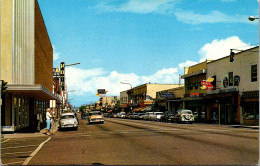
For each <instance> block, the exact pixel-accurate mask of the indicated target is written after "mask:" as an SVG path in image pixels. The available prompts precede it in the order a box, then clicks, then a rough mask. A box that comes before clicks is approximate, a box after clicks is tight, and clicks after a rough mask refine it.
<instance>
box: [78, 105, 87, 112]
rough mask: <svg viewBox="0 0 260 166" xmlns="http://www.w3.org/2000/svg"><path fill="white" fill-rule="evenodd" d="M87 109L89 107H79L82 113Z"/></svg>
mask: <svg viewBox="0 0 260 166" xmlns="http://www.w3.org/2000/svg"><path fill="white" fill-rule="evenodd" d="M86 108H87V107H86V106H85V105H83V106H81V107H79V111H80V112H83V110H84V109H86Z"/></svg>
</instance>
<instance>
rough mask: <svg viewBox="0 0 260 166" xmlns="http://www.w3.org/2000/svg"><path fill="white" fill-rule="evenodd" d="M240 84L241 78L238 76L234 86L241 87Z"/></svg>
mask: <svg viewBox="0 0 260 166" xmlns="http://www.w3.org/2000/svg"><path fill="white" fill-rule="evenodd" d="M239 83H240V77H239V76H238V75H236V76H235V77H234V86H239Z"/></svg>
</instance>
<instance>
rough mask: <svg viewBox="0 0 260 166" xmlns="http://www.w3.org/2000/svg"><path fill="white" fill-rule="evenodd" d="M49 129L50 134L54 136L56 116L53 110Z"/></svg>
mask: <svg viewBox="0 0 260 166" xmlns="http://www.w3.org/2000/svg"><path fill="white" fill-rule="evenodd" d="M51 116H52V117H51V129H50V133H52V134H54V133H55V131H54V128H55V127H56V114H55V111H54V108H52V109H51Z"/></svg>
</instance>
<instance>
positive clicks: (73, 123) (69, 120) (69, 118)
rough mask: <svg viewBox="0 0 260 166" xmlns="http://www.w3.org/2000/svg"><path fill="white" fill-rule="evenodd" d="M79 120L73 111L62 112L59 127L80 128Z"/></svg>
mask: <svg viewBox="0 0 260 166" xmlns="http://www.w3.org/2000/svg"><path fill="white" fill-rule="evenodd" d="M78 125H79V122H78V120H77V118H76V117H75V113H73V112H67V113H62V114H61V117H60V120H59V127H60V129H64V128H75V129H76V130H77V129H78Z"/></svg>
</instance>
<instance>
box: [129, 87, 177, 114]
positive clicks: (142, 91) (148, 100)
mask: <svg viewBox="0 0 260 166" xmlns="http://www.w3.org/2000/svg"><path fill="white" fill-rule="evenodd" d="M180 86H181V85H179V84H151V83H147V84H143V85H140V86H137V87H134V88H133V93H132V94H131V98H130V100H132V101H133V102H132V103H130V106H131V107H133V108H137V107H140V108H141V107H146V106H151V105H153V104H154V101H155V99H156V92H159V91H162V90H167V89H172V88H176V87H180ZM140 108H137V109H140Z"/></svg>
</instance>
